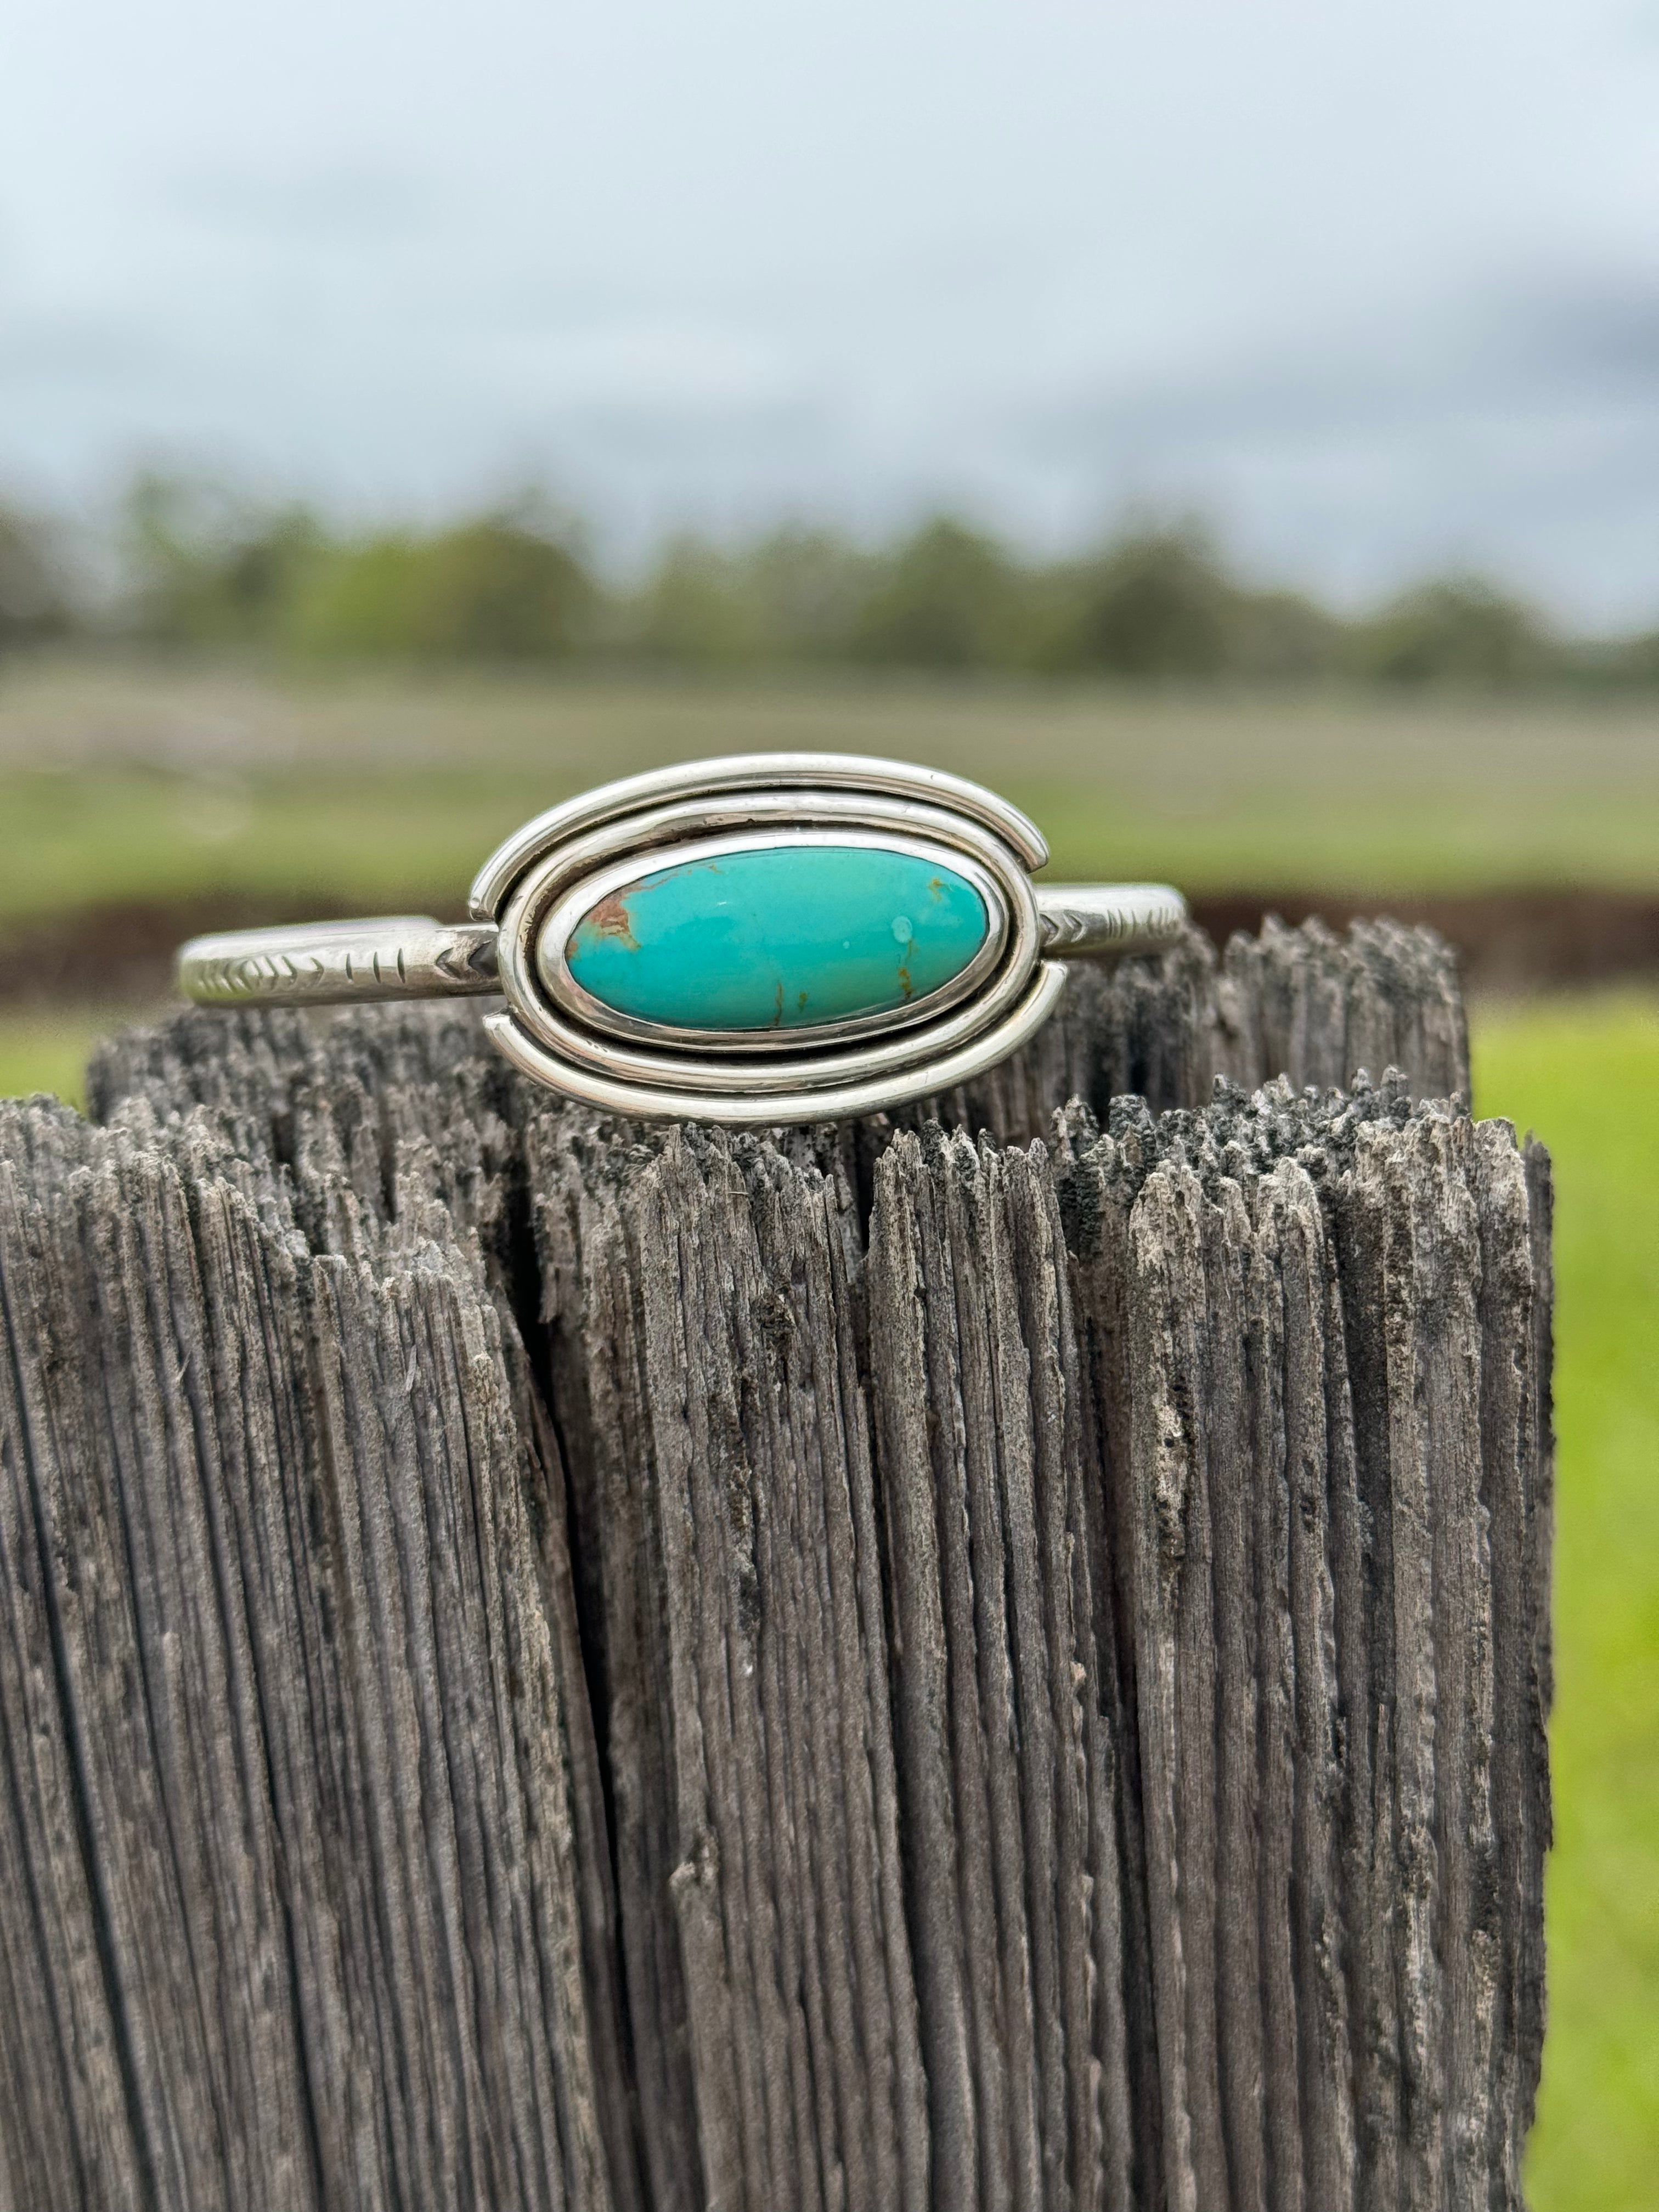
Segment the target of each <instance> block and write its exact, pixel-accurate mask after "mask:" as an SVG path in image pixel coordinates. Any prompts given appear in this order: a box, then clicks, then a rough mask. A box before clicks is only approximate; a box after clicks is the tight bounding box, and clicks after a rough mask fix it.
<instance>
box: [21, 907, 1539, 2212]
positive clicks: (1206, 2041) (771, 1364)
mask: <svg viewBox="0 0 1659 2212" xmlns="http://www.w3.org/2000/svg"><path fill="white" fill-rule="evenodd" d="M1385 1066H1393V1067H1395V1068H1396V1069H1398V1070H1400V1071H1402V1073H1400V1074H1398V1075H1395V1076H1390V1077H1389V1079H1388V1080H1387V1081H1383V1080H1382V1076H1383V1069H1384V1068H1385ZM1362 1067H1370V1069H1372V1070H1373V1071H1374V1072H1375V1073H1376V1076H1377V1077H1378V1081H1377V1083H1376V1085H1374V1086H1373V1085H1370V1084H1368V1083H1359V1084H1355V1083H1354V1082H1353V1080H1352V1079H1354V1077H1355V1074H1356V1071H1357V1070H1358V1069H1360V1068H1362ZM1218 1078H1221V1079H1225V1080H1223V1081H1222V1082H1221V1083H1219V1084H1218V1082H1217V1079H1218ZM1275 1078H1282V1079H1279V1080H1272V1079H1275ZM1467 1082H1468V1076H1467V1054H1466V1050H1465V1045H1464V1037H1463V1028H1462V1010H1461V1006H1460V1004H1459V1000H1458V997H1457V993H1456V988H1455V981H1454V978H1453V975H1452V972H1451V967H1450V963H1449V957H1448V956H1447V955H1446V954H1445V953H1444V951H1443V948H1441V947H1440V946H1439V945H1437V942H1436V941H1435V940H1433V939H1431V938H1429V937H1428V936H1426V934H1425V933H1409V932H1404V931H1399V930H1395V929H1393V928H1391V927H1389V926H1388V925H1376V926H1372V927H1356V928H1355V929H1354V930H1353V931H1352V933H1351V934H1350V936H1349V937H1348V938H1347V939H1344V940H1342V941H1340V942H1339V941H1337V940H1336V939H1333V938H1332V937H1331V936H1330V935H1329V934H1328V933H1325V932H1323V931H1322V930H1321V929H1320V928H1319V927H1317V925H1310V927H1308V928H1307V929H1305V930H1303V931H1297V932H1291V931H1285V930H1281V929H1278V928H1275V927H1272V926H1270V927H1269V928H1268V929H1267V931H1266V932H1265V933H1264V934H1263V936H1262V938H1261V939H1259V940H1255V941H1250V942H1246V941H1244V940H1242V939H1236V940H1235V941H1234V944H1233V945H1231V947H1230V948H1229V950H1228V952H1227V954H1226V956H1225V959H1224V960H1222V961H1220V962H1218V961H1217V959H1216V957H1215V956H1214V955H1213V954H1212V952H1211V951H1209V948H1208V947H1207V946H1206V945H1204V944H1203V943H1202V941H1201V940H1199V939H1193V940H1191V941H1189V943H1188V945H1186V946H1185V947H1184V948H1182V949H1181V950H1179V951H1176V952H1175V953H1173V954H1170V955H1169V956H1167V957H1166V958H1165V959H1164V961H1163V962H1161V963H1156V964H1151V963H1147V964H1134V963H1132V964H1130V965H1127V966H1126V967H1125V968H1123V969H1121V970H1120V971H1119V972H1118V973H1117V974H1116V975H1108V976H1083V977H1079V979H1078V980H1077V981H1076V982H1075V983H1074V986H1073V994H1072V996H1071V999H1070V1000H1069V1002H1068V1005H1067V1007H1066V1010H1065V1011H1064V1012H1062V1015H1061V1016H1060V1018H1059V1019H1058V1020H1057V1021H1056V1022H1055V1023H1054V1024H1052V1025H1051V1027H1050V1029H1049V1030H1048V1031H1047V1032H1045V1033H1044V1034H1043V1036H1042V1038H1041V1039H1040V1040H1039V1042H1038V1043H1037V1044H1036V1046H1035V1047H1034V1048H1032V1050H1031V1051H1030V1053H1029V1054H1027V1055H1026V1057H1025V1058H1024V1060H1021V1061H1019V1062H1017V1063H1015V1064H1013V1065H1011V1066H1008V1067H1006V1068H1004V1069H1002V1070H999V1071H998V1072H997V1073H995V1074H994V1075H993V1076H992V1077H990V1078H988V1079H986V1080H985V1081H984V1082H983V1083H982V1084H981V1085H980V1086H978V1087H977V1088H976V1089H975V1091H974V1093H973V1094H972V1095H971V1096H969V1097H956V1098H951V1099H947V1100H945V1101H942V1102H940V1115H939V1122H938V1123H933V1122H929V1121H927V1120H926V1119H925V1117H923V1116H921V1115H917V1116H915V1117H914V1119H913V1121H911V1122H910V1124H909V1126H907V1127H893V1126H890V1125H889V1124H887V1123H885V1122H884V1123H881V1124H864V1125H860V1126H858V1127H846V1128H842V1129H839V1130H836V1131H815V1132H804V1133H796V1134H794V1135H792V1136H790V1137H788V1138H787V1139H779V1140H776V1141H774V1140H772V1139H753V1138H744V1139H726V1138H725V1137H720V1136H714V1135H710V1134H708V1133H706V1132H702V1131H699V1130H697V1129H696V1128H681V1129H658V1130H648V1129H644V1128H641V1127H624V1126H618V1125H616V1124H605V1123H603V1122H601V1121H598V1120H596V1119H595V1118H593V1117H592V1116H591V1115H586V1114H585V1113H581V1112H578V1111H576V1110H574V1109H569V1108H566V1107H562V1106H561V1105H559V1104H557V1103H555V1102H553V1101H551V1100H550V1098H549V1097H546V1095H545V1094H532V1093H531V1092H530V1091H527V1090H526V1089H525V1088H524V1087H522V1086H521V1085H519V1084H518V1082H517V1080H516V1079H514V1078H513V1076H512V1075H511V1074H510V1073H509V1072H508V1071H507V1068H506V1067H505V1066H503V1065H501V1064H500V1063H498V1062H497V1061H496V1060H494V1059H493V1057H491V1056H490V1055H489V1054H488V1052H487V1051H486V1050H485V1049H484V1048H483V1047H482V1045H481V1043H480V1040H479V1036H478V1033H477V1029H476V1028H475V1026H474V1024H473V1021H472V1019H471V1016H470V1015H469V1014H467V1013H466V1012H465V1011H463V1012H459V1013H448V1014H444V1013H440V1014H432V1013H428V1012H418V1011H417V1012H407V1011H404V1012H383V1013H380V1014H379V1015H378V1016H374V1017H369V1018H366V1017H365V1016H364V1015H362V1014H361V1013H357V1014H355V1015H353V1016H352V1017H351V1018H349V1020H346V1021H342V1022H339V1023H337V1024H333V1025H331V1026H330V1027H328V1028H327V1029H325V1030H324V1029H318V1030H313V1029H312V1028H311V1027H308V1026H307V1024H306V1023H305V1022H304V1021H303V1020H302V1019H301V1018H298V1017H283V1016H272V1015H269V1014H267V1015H264V1016H259V1017H253V1016H245V1017H238V1018H228V1017H222V1016H215V1015H202V1014H194V1015H189V1016H182V1017H180V1018H179V1019H178V1020H177V1021H175V1022H173V1023H172V1024H168V1025H167V1026H166V1027H164V1028H162V1029H161V1030H157V1031H155V1032H152V1033H149V1034H141V1035H137V1036H129V1037H126V1038H124V1039H119V1040H117V1041H116V1042H114V1043H112V1045H110V1046H109V1047H107V1048H106V1049H105V1051H104V1053H103V1054H102V1056H101V1058H100V1061H99V1063H98V1065H97V1067H96V1069H95V1071H94V1082H93V1115H92V1120H91V1122H90V1123H83V1122H82V1121H81V1120H80V1119H79V1118H78V1117H77V1116H76V1115H73V1114H71V1113H70V1112H68V1111H67V1110H65V1109H61V1108H58V1107H56V1106H55V1105H52V1104H49V1103H40V1102H36V1103H10V1104H8V1105H3V1106H0V1759H3V1768H0V1822H3V1846H0V1848H3V1868H4V1877H3V1882H0V2203H3V2204H5V2205H7V2206H13V2207H17V2208H20V2212H22V2208H28V2212H33V2208H38V2207H43V2206H55V2205H60V2204H61V2205H70V2204H74V2205H87V2206H92V2207H98V2208H104V2207H115V2206H129V2205H131V2206H138V2207H165V2208H169V2212H170V2208H173V2207H190V2208H195V2207H198V2206H199V2207H206V2206H235V2207H237V2208H238V2209H239V2212H241V2208H258V2207H270V2208H272V2212H276V2208H283V2212H288V2208H295V2207H324V2206H327V2207H342V2208H354V2212H355V2208H358V2207H362V2208H380V2207H382V2206H386V2207H390V2206H394V2205H395V2206H404V2207H428V2206H430V2207H437V2206H446V2207H447V2206H451V2205H465V2206H471V2205H479V2206H483V2205H489V2206H513V2207H518V2206H536V2207H556V2206H572V2207H579V2208H582V2212H611V2208H616V2212H646V2208H650V2212H696V2208H701V2207H705V2206H706V2207H718V2208H720V2212H731V2209H732V2208H743V2212H781V2208H793V2207H802V2208H806V2207H811V2208H814V2212H818V2208H822V2209H823V2212H832V2208H833V2209H834V2212H839V2208H843V2207H844V2208H848V2212H861V2208H871V2212H888V2208H916V2212H920V2208H922V2207H924V2206H933V2207H938V2208H939V2212H977V2209H978V2208H986V2212H992V2208H1003V2207H1006V2208H1011V2212H1012V2208H1020V2212H1025V2208H1038V2207H1041V2208H1044V2212H1048V2208H1066V2212H1085V2208H1086V2212H1131V2208H1145V2209H1146V2212H1152V2208H1158V2212H1164V2208H1169V2212H1225V2208H1232V2207H1240V2208H1249V2212H1334V2208H1341V2207H1350V2208H1353V2212H1382V2208H1383V2207H1387V2208H1389V2212H1396V2208H1401V2207H1409V2208H1414V2212H1429V2208H1434V2212H1442V2208H1448V2209H1449V2208H1467V2212H1477V2208H1478V2212H1493V2208H1497V2207H1503V2206H1516V2205H1518V2204H1519V2203H1520V2201H1521V2200H1520V2185H1519V2166H1520V2158H1521V2151H1522V2141H1523V2138H1524V2135H1525V2130H1526V2127H1527V2124H1528V2120H1529V2118H1530V2114H1531V2109H1532V2100H1533V2094H1534V2087H1535V2085H1536V2081H1537V2075H1538V2064H1539V2055H1540V2046H1541V2033H1542V1985H1543V1963H1542V1937H1541V1875H1542V1860H1543V1854H1544V1850H1545V1848H1546V1846H1547V1840H1548V1827H1549V1805H1548V1784H1547V1761H1546V1752H1545V1734H1544V1729H1545V1721H1546V1716H1547V1707H1548V1699H1549V1631H1548V1552H1549V1521H1550V1491H1549V1484H1550V1426H1549V1373H1550V1274H1549V1175H1548V1164H1547V1158H1546V1156H1545V1155H1544V1154H1543V1153H1542V1152H1541V1150H1540V1149H1539V1148H1537V1147H1536V1146H1528V1147H1527V1148H1526V1149H1524V1150H1522V1149H1518V1148H1517V1146H1516V1143H1515V1140H1514V1137H1513V1133H1512V1132H1511V1131H1510V1130H1509V1128H1508V1127H1506V1126H1504V1125H1501V1124H1486V1125H1476V1124H1474V1123H1473V1122H1471V1121H1469V1120H1468V1117H1467V1115H1465V1114H1464V1113H1463V1112H1462V1109H1460V1108H1458V1107H1456V1106H1455V1105H1453V1106H1448V1105H1445V1104H1439V1105H1435V1104H1427V1103H1413V1101H1420V1100H1431V1099H1436V1098H1439V1099H1444V1098H1446V1097H1448V1096H1449V1095H1450V1094H1453V1093H1455V1092H1458V1091H1466V1090H1467ZM1339 1083H1341V1084H1347V1085H1350V1089H1349V1091H1348V1092H1347V1093H1346V1095H1342V1094H1339V1093H1337V1092H1335V1091H1333V1090H1331V1089H1329V1088H1328V1086H1331V1085H1337V1084H1339ZM1261 1085H1266V1087H1265V1088H1260V1089H1259V1088H1258V1086H1261ZM1252 1092H1255V1095H1254V1096H1252V1095H1250V1094H1251V1093H1252ZM1126 1094H1138V1096H1129V1095H1126ZM1068 1101H1071V1102H1074V1103H1068ZM981 1129H985V1130H988V1131H989V1132H990V1134H988V1135H984V1136H981V1135H978V1134H977V1132H978V1131H979V1130H981ZM945 1132H949V1133H945Z"/></svg>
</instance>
